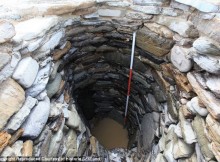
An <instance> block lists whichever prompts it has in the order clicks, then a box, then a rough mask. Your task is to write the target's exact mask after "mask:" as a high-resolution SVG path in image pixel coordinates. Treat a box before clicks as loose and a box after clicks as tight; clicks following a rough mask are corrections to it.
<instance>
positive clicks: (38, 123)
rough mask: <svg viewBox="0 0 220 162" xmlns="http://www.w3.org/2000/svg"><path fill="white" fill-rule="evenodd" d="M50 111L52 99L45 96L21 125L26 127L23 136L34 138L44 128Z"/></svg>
mask: <svg viewBox="0 0 220 162" xmlns="http://www.w3.org/2000/svg"><path fill="white" fill-rule="evenodd" d="M49 113H50V99H49V98H48V97H46V98H45V100H44V101H40V102H39V103H38V105H37V106H35V107H34V108H33V110H32V111H31V113H30V115H29V116H28V118H27V120H26V121H25V122H24V124H23V125H22V126H21V127H22V128H23V129H24V134H23V137H29V138H31V139H34V138H36V137H38V135H39V134H40V133H41V131H42V129H43V128H44V126H45V124H46V122H47V119H48V117H49Z"/></svg>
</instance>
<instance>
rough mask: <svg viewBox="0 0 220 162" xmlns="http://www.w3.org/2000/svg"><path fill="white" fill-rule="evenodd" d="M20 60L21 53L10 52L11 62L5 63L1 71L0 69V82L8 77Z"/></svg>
mask: <svg viewBox="0 0 220 162" xmlns="http://www.w3.org/2000/svg"><path fill="white" fill-rule="evenodd" d="M20 60H21V55H20V53H19V52H14V53H13V54H12V58H11V62H10V63H9V64H7V65H6V66H5V67H4V68H3V69H2V70H1V71H0V83H2V82H3V81H4V80H6V79H7V78H9V77H10V76H11V75H12V74H13V72H14V69H15V68H16V66H17V64H18V62H19V61H20Z"/></svg>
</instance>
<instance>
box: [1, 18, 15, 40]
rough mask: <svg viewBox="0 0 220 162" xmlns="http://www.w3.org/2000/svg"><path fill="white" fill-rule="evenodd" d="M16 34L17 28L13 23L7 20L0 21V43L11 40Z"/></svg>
mask: <svg viewBox="0 0 220 162" xmlns="http://www.w3.org/2000/svg"><path fill="white" fill-rule="evenodd" d="M15 34H16V32H15V28H14V26H13V25H12V24H11V23H9V22H7V21H1V22H0V43H4V42H7V41H9V40H10V39H11V38H12V37H13V36H15Z"/></svg>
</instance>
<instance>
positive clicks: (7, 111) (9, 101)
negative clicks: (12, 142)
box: [0, 78, 25, 130]
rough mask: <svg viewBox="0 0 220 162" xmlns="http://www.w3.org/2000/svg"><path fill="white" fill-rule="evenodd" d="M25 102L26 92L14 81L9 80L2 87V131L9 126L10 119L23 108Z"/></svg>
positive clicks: (0, 96) (0, 99)
mask: <svg viewBox="0 0 220 162" xmlns="http://www.w3.org/2000/svg"><path fill="white" fill-rule="evenodd" d="M24 100H25V94H24V90H23V89H22V87H21V86H20V85H19V84H18V83H16V82H15V81H14V80H13V79H10V78H9V79H8V80H6V81H4V82H3V83H2V84H1V85H0V116H1V120H0V130H1V129H2V128H3V127H4V126H5V125H6V124H7V121H8V120H9V119H10V117H11V116H12V115H14V113H16V112H17V111H18V110H19V109H20V108H21V106H22V104H23V102H24Z"/></svg>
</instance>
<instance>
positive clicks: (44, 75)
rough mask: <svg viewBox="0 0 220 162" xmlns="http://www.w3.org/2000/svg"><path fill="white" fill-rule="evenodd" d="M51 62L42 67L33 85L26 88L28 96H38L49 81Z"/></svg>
mask: <svg viewBox="0 0 220 162" xmlns="http://www.w3.org/2000/svg"><path fill="white" fill-rule="evenodd" d="M50 69H51V63H48V64H47V65H46V66H45V67H44V68H42V69H40V70H39V72H38V74H37V77H36V79H35V81H34V83H33V85H32V86H31V87H30V88H28V89H27V90H26V96H31V97H36V96H37V95H38V94H39V93H40V92H42V91H43V90H44V89H45V88H46V85H47V83H48V80H49V75H50Z"/></svg>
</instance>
